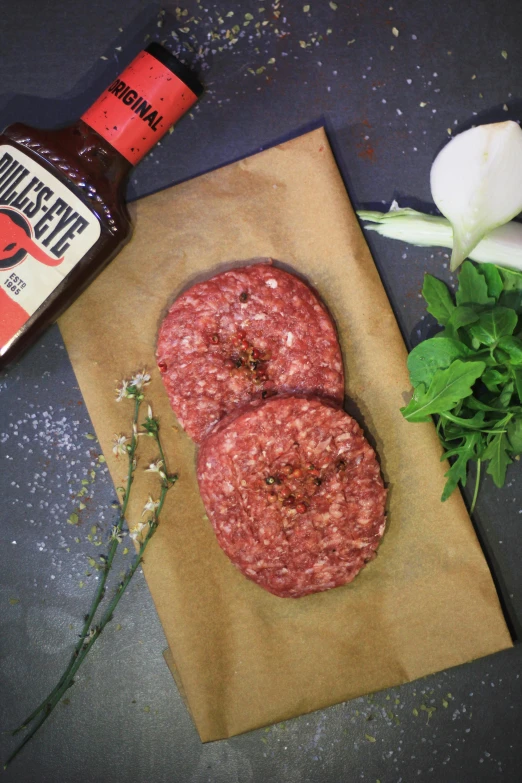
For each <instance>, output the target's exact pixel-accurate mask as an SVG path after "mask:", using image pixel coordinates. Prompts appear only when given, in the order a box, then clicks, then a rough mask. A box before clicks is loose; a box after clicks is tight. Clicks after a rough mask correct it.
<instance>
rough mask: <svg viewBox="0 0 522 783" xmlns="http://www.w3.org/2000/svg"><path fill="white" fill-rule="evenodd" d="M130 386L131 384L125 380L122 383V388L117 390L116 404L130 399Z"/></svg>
mask: <svg viewBox="0 0 522 783" xmlns="http://www.w3.org/2000/svg"><path fill="white" fill-rule="evenodd" d="M128 385H129V382H128V381H125V380H123V381H122V382H121V386H119V387H118V388H117V389H116V392H117V396H116V402H121V401H122V400H123V399H124V398H125V397H128V394H127V387H128Z"/></svg>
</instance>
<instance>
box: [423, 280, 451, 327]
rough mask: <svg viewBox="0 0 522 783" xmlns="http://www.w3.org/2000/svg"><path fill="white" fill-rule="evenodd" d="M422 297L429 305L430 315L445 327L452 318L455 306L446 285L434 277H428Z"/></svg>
mask: <svg viewBox="0 0 522 783" xmlns="http://www.w3.org/2000/svg"><path fill="white" fill-rule="evenodd" d="M422 295H423V297H424V299H425V300H426V304H427V305H428V307H427V310H428V313H431V315H432V316H433V317H434V318H436V319H437V321H438V322H439V324H442V325H443V326H445V325H446V324H447V323H448V321H449V319H450V318H451V315H452V313H453V310H454V309H455V305H454V304H453V300H452V298H451V295H450V292H449V291H448V289H447V288H446V286H445V285H444V283H443V282H442V281H441V280H437V278H436V277H432V275H426V276H425V277H424V285H423V287H422Z"/></svg>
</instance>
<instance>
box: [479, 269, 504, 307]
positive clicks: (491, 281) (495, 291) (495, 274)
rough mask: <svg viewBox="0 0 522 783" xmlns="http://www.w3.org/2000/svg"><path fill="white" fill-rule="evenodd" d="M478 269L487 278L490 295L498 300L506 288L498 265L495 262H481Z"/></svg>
mask: <svg viewBox="0 0 522 783" xmlns="http://www.w3.org/2000/svg"><path fill="white" fill-rule="evenodd" d="M476 269H477V272H478V273H479V274H481V275H482V276H483V277H484V278H485V280H486V284H487V287H488V294H489V296H492V297H493V299H494V300H495V302H498V300H499V297H500V294H501V293H502V291H503V290H504V284H503V282H502V277H501V276H500V272H499V271H498V267H497V266H495V264H479V265H478V267H476Z"/></svg>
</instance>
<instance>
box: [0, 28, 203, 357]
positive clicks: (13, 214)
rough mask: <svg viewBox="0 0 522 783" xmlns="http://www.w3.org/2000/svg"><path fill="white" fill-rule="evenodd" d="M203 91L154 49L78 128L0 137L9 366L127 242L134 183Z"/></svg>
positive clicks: (3, 315)
mask: <svg viewBox="0 0 522 783" xmlns="http://www.w3.org/2000/svg"><path fill="white" fill-rule="evenodd" d="M202 91H203V88H202V86H201V84H200V83H199V81H198V79H197V78H196V76H195V75H194V74H193V73H192V71H190V70H189V69H188V68H186V67H185V66H184V65H182V63H180V62H179V61H178V60H177V59H176V58H175V57H174V56H173V55H172V54H171V53H170V52H169V51H168V50H167V49H165V48H164V47H162V46H160V44H158V43H152V44H150V45H149V46H148V47H147V49H146V50H144V51H142V52H141V53H140V54H139V55H138V57H136V59H135V60H133V61H132V63H131V64H130V65H129V66H128V67H127V68H126V69H125V70H124V71H123V73H122V74H121V76H120V77H119V78H118V79H116V80H115V81H114V82H113V83H112V84H111V85H110V86H109V87H108V88H107V89H106V90H105V92H104V93H103V94H102V95H101V96H100V98H98V100H97V101H96V102H95V103H94V104H93V105H92V106H91V107H90V109H88V110H87V111H86V112H85V113H84V114H83V115H82V117H81V119H80V120H78V121H77V122H76V123H74V124H73V125H69V126H67V127H65V128H62V129H60V130H39V129H36V128H31V127H29V126H27V125H22V124H20V123H17V124H14V125H10V126H9V127H8V128H6V130H5V131H4V133H3V134H2V135H0V369H2V368H3V367H5V366H7V365H9V364H11V362H13V361H15V360H16V359H17V358H18V357H19V355H20V354H21V353H22V352H23V351H24V350H25V349H26V348H28V347H29V345H30V344H31V343H33V342H34V341H35V340H36V339H37V338H38V337H39V335H40V334H41V333H42V332H43V331H44V329H45V328H46V327H47V326H49V324H51V323H53V322H54V321H55V320H56V319H57V318H58V316H59V315H61V313H63V311H64V310H65V309H66V308H67V307H68V306H69V305H70V304H71V303H72V302H73V301H74V299H76V297H77V296H78V295H79V294H80V293H81V292H82V291H83V290H84V289H85V288H86V287H87V286H88V285H89V283H90V282H91V281H92V280H93V279H94V278H95V277H96V275H97V274H98V273H99V272H100V271H101V270H102V269H103V268H104V267H105V266H106V265H107V264H108V263H109V261H110V260H111V259H112V258H114V256H115V255H116V254H117V253H118V252H119V251H120V250H121V249H122V247H123V246H124V245H125V243H126V242H128V240H129V239H130V237H131V233H132V227H131V223H130V219H129V214H128V212H127V208H126V205H125V200H124V196H125V189H126V184H127V177H128V175H129V173H130V171H131V169H132V167H133V166H135V165H136V164H137V163H138V162H139V161H140V160H141V158H142V157H143V156H144V155H146V153H147V152H148V151H149V150H150V149H151V147H152V146H153V145H154V144H155V143H156V142H157V141H159V140H160V139H161V137H162V136H163V135H164V134H165V133H166V132H167V131H168V129H169V128H170V127H171V126H172V125H173V124H174V123H175V122H176V121H177V120H178V119H179V118H180V117H181V116H182V115H183V114H184V113H185V112H186V111H187V110H188V109H189V108H190V107H191V106H192V105H193V104H194V103H195V102H196V100H197V98H198V97H199V95H200V94H201V93H202Z"/></svg>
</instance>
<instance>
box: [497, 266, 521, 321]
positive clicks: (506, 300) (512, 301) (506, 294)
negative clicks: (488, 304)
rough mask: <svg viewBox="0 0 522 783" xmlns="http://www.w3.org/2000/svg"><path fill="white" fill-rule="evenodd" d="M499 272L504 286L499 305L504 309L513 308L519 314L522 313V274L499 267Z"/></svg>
mask: <svg viewBox="0 0 522 783" xmlns="http://www.w3.org/2000/svg"><path fill="white" fill-rule="evenodd" d="M498 272H499V274H500V277H501V278H502V283H503V286H504V290H503V291H502V293H501V295H500V297H499V300H498V303H499V304H500V305H502V306H503V307H511V308H512V309H513V310H516V312H517V313H522V274H521V273H520V272H516V271H515V270H514V269H503V268H502V267H498Z"/></svg>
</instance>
